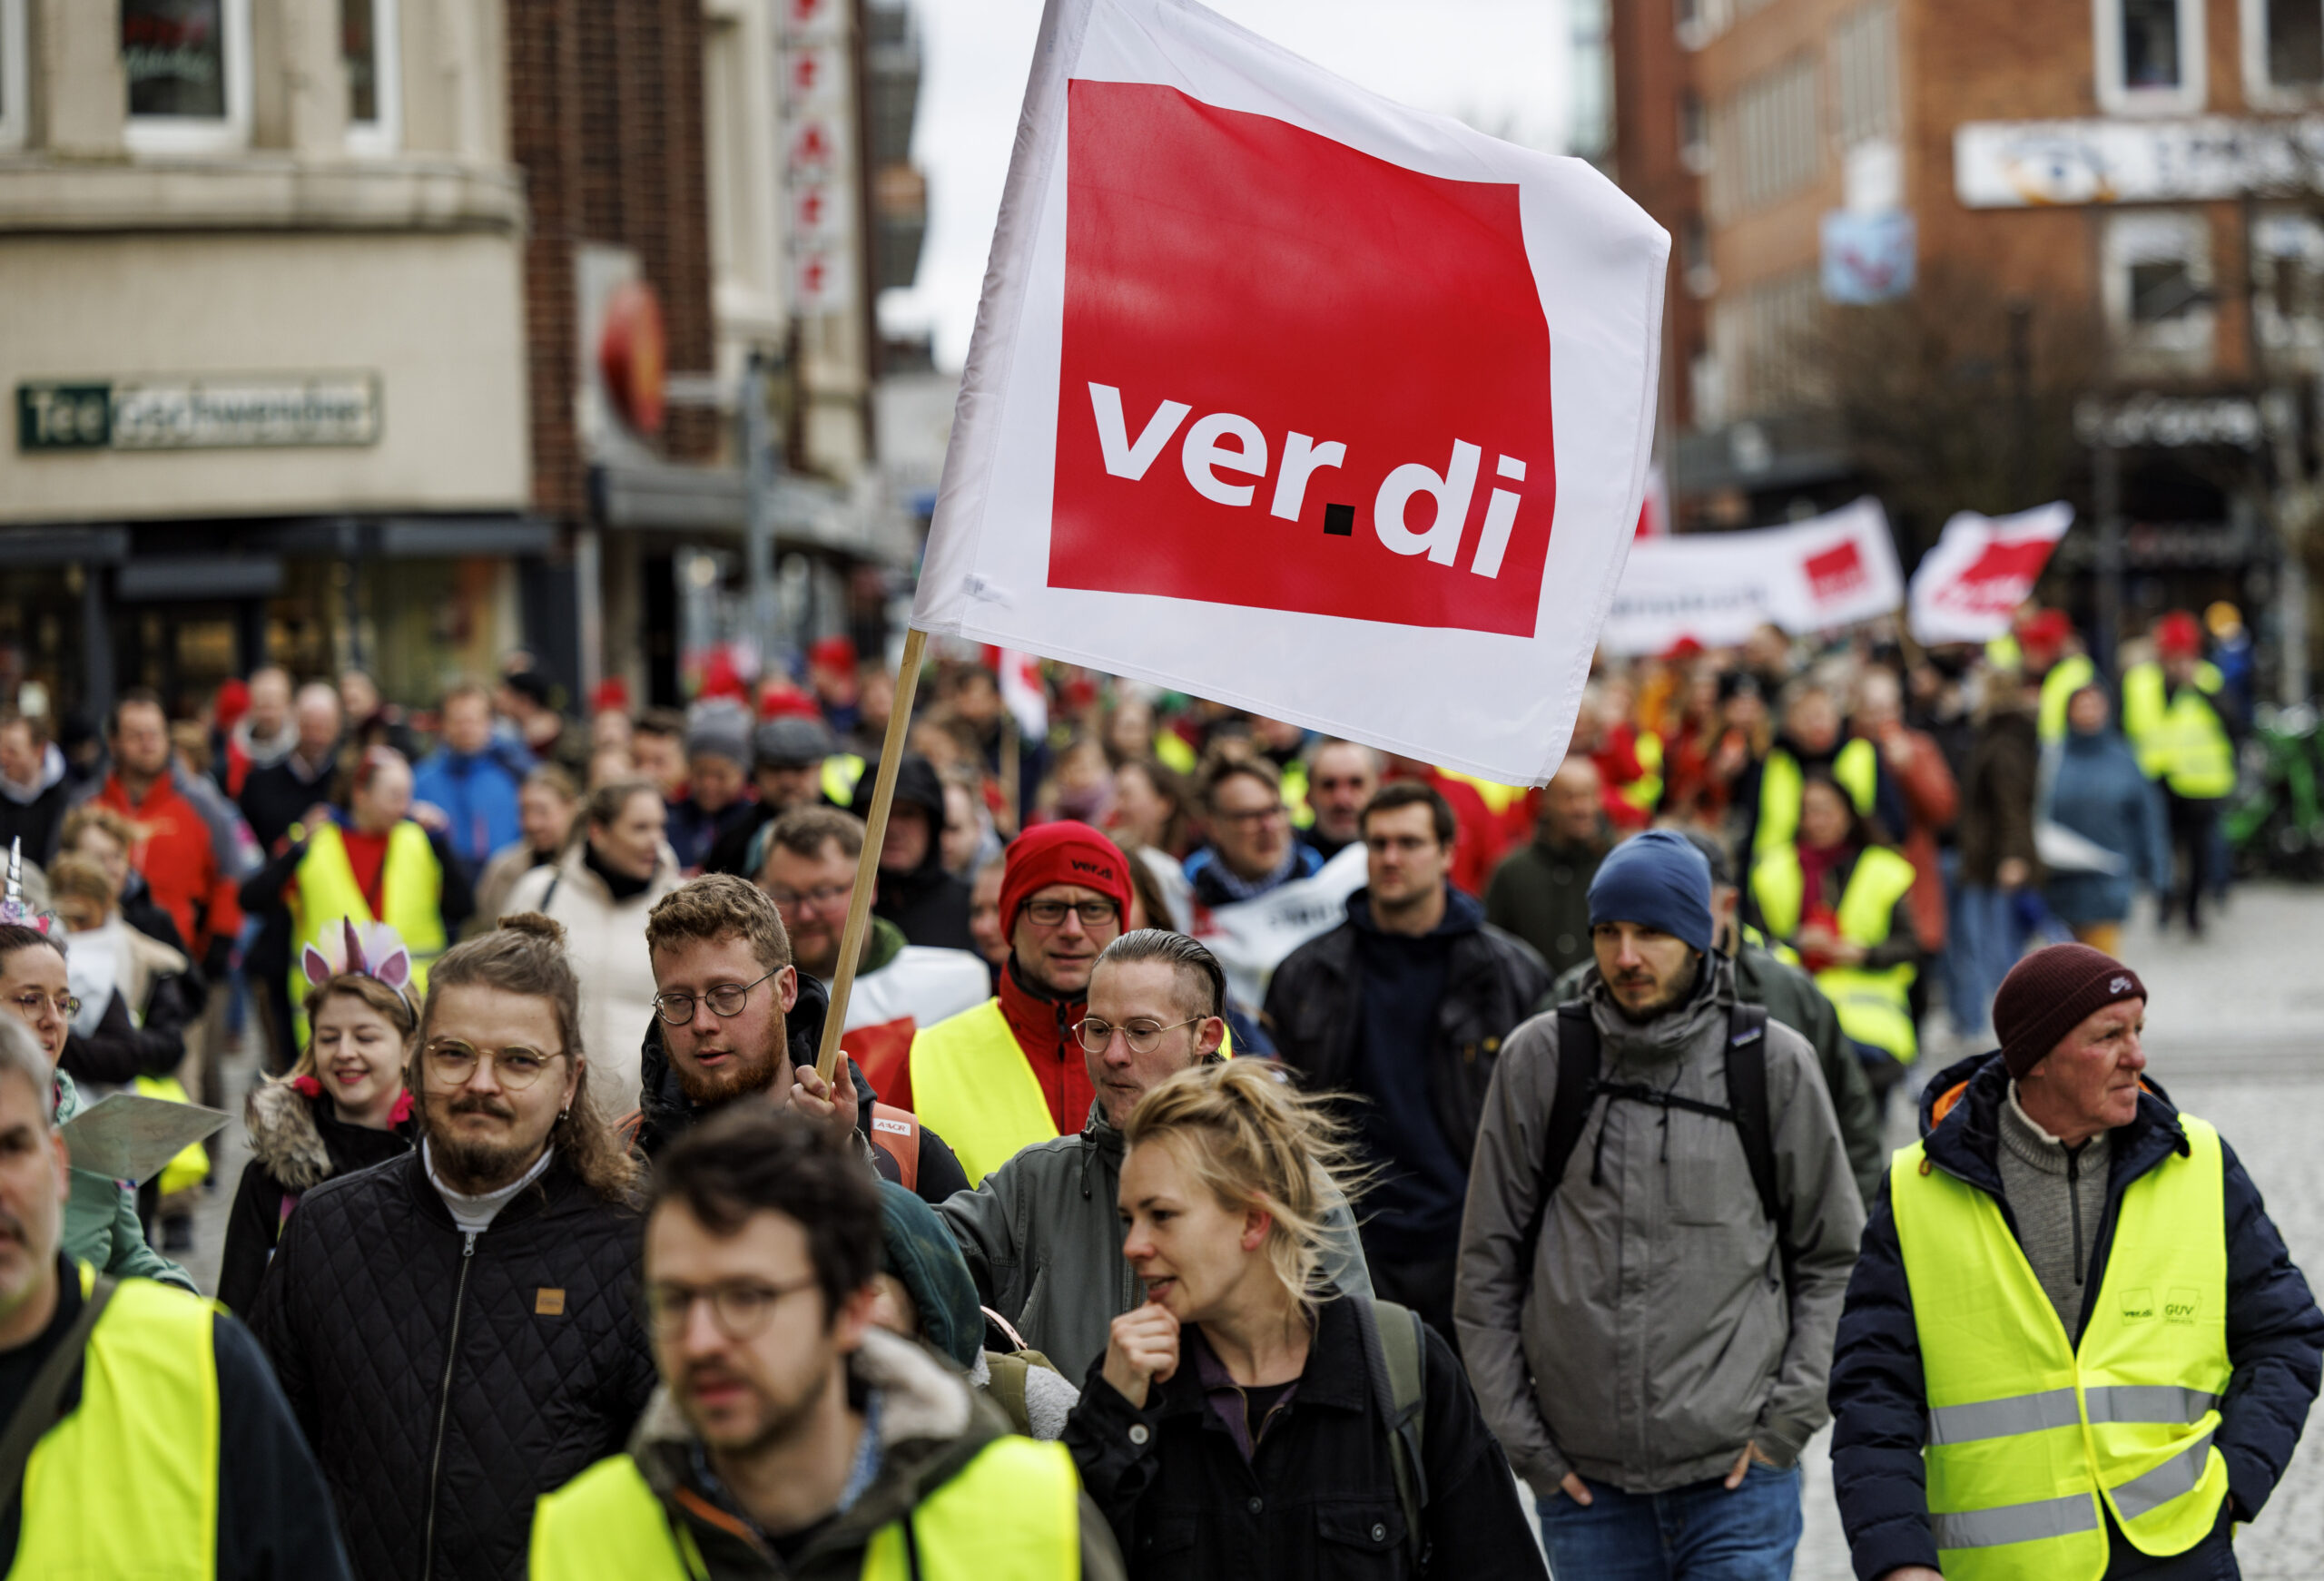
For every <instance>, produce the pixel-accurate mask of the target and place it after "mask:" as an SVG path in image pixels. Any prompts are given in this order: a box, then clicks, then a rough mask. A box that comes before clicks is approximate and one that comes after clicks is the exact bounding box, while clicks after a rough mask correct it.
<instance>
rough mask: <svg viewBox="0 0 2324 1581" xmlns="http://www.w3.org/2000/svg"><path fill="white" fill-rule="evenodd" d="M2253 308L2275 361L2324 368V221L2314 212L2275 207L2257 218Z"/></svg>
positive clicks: (2262, 346) (2263, 346)
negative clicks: (2313, 213) (2277, 209)
mask: <svg viewBox="0 0 2324 1581" xmlns="http://www.w3.org/2000/svg"><path fill="white" fill-rule="evenodd" d="M2251 310H2252V314H2253V316H2254V321H2255V324H2256V327H2257V329H2259V333H2260V349H2261V350H2262V351H2264V352H2265V353H2266V354H2267V356H2268V358H2269V359H2270V362H2272V363H2274V364H2275V365H2276V366H2278V367H2290V368H2301V369H2304V370H2307V371H2309V372H2314V371H2316V370H2318V369H2319V368H2324V223H2319V221H2318V220H2317V218H2316V217H2315V216H2314V215H2312V214H2303V213H2300V212H2299V211H2276V212H2269V213H2262V214H2261V215H2260V216H2259V218H2258V219H2257V221H2255V222H2254V223H2253V225H2252V227H2251Z"/></svg>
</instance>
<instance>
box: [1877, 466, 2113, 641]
mask: <svg viewBox="0 0 2324 1581" xmlns="http://www.w3.org/2000/svg"><path fill="white" fill-rule="evenodd" d="M2071 526H2073V506H2070V505H2068V504H2066V503H2065V501H2063V500H2054V501H2053V502H2052V503H2050V504H2048V505H2045V506H2035V507H2034V508H2033V509H2032V510H2030V511H2019V512H2018V513H2017V514H2016V515H2015V516H1978V515H1977V514H1975V513H1974V512H1973V511H1962V512H1960V513H1958V514H1957V515H1955V516H1954V518H1953V519H1952V520H1951V521H1949V522H1947V523H1945V532H1944V534H1943V535H1941V536H1939V537H1938V539H1937V540H1936V547H1935V548H1934V549H1931V550H1930V551H1929V552H1928V553H1927V554H1926V555H1923V556H1922V557H1921V563H1920V565H1918V566H1917V567H1916V568H1915V570H1914V572H1913V598H1912V612H1913V635H1914V637H1915V639H1916V640H1918V641H1920V642H1924V643H1983V642H1989V641H1991V640H1992V639H1993V638H1994V637H1997V636H2000V635H2001V634H2002V633H2004V632H2006V631H2007V630H2009V624H2010V618H2011V616H2013V615H2014V614H2016V613H2017V606H2018V605H2019V604H2024V602H2025V601H2026V599H2028V598H2029V597H2031V596H2033V584H2034V583H2036V582H2038V581H2040V580H2041V578H2042V568H2043V566H2045V565H2048V564H2049V563H2050V555H2051V552H2052V551H2053V550H2054V549H2056V548H2057V546H2058V540H2060V539H2061V538H2063V537H2064V536H2065V535H2066V530H2067V529H2068V528H2069V527H2071Z"/></svg>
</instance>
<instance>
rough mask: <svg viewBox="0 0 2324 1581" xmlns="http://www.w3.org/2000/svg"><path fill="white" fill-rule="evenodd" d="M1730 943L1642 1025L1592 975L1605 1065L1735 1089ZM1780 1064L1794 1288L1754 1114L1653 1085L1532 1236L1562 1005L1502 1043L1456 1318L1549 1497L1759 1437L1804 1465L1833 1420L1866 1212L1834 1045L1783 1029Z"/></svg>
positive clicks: (1667, 1467)
mask: <svg viewBox="0 0 2324 1581" xmlns="http://www.w3.org/2000/svg"><path fill="white" fill-rule="evenodd" d="M1707 958H1708V960H1709V963H1710V969H1709V971H1708V972H1707V973H1706V974H1705V976H1704V977H1703V979H1702V980H1701V981H1700V983H1699V985H1698V987H1697V989H1696V991H1695V993H1694V994H1693V996H1692V997H1689V999H1688V1000H1687V1001H1686V1002H1685V1003H1684V1004H1682V1005H1680V1006H1679V1007H1675V1008H1674V1009H1672V1010H1670V1011H1669V1012H1667V1013H1665V1014H1664V1015H1661V1016H1657V1017H1656V1018H1655V1019H1654V1020H1652V1021H1649V1022H1647V1023H1645V1024H1643V1025H1641V1024H1639V1023H1635V1022H1632V1021H1630V1020H1629V1019H1628V1018H1626V1017H1625V1016H1623V1015H1622V1013H1621V1012H1620V1010H1619V1009H1617V1008H1616V1007H1615V1006H1614V1003H1613V1001H1612V999H1611V998H1610V997H1609V995H1608V994H1607V991H1606V988H1605V986H1604V984H1603V983H1601V982H1599V981H1596V980H1594V979H1593V980H1592V981H1591V983H1590V988H1589V992H1588V994H1587V996H1586V1002H1587V1003H1588V1004H1589V1006H1590V1015H1591V1018H1592V1020H1593V1021H1594V1023H1595V1025H1596V1026H1597V1028H1598V1036H1599V1049H1600V1052H1599V1074H1600V1077H1601V1078H1602V1079H1603V1080H1605V1081H1608V1082H1613V1083H1635V1084H1639V1085H1644V1086H1647V1087H1650V1088H1653V1089H1655V1090H1657V1091H1662V1092H1669V1093H1670V1094H1672V1095H1676V1096H1679V1097H1684V1098H1691V1099H1693V1100H1695V1101H1697V1102H1699V1103H1704V1104H1711V1105H1722V1106H1723V1105H1725V1104H1726V1102H1727V1072H1726V1044H1727V1037H1728V1011H1729V1009H1730V1007H1732V1005H1733V1004H1734V1000H1735V992H1734V977H1733V970H1732V967H1730V966H1729V965H1728V962H1727V960H1726V959H1725V957H1719V956H1712V957H1707ZM1767 1060H1768V1108H1769V1111H1770V1114H1771V1115H1772V1117H1773V1120H1774V1128H1775V1135H1774V1142H1775V1154H1776V1183H1777V1192H1778V1193H1779V1196H1780V1199H1781V1200H1782V1202H1783V1203H1785V1204H1786V1207H1787V1217H1788V1219H1789V1224H1788V1227H1787V1237H1786V1239H1787V1242H1788V1243H1789V1245H1790V1247H1791V1249H1792V1251H1793V1252H1794V1255H1795V1262H1794V1271H1793V1278H1792V1281H1791V1283H1790V1286H1789V1289H1788V1291H1787V1289H1786V1284H1785V1280H1784V1274H1783V1262H1782V1256H1781V1252H1780V1250H1779V1248H1778V1245H1777V1238H1776V1234H1775V1228H1774V1226H1773V1225H1771V1224H1769V1223H1768V1220H1767V1216H1766V1214H1765V1213H1763V1212H1762V1211H1761V1209H1760V1206H1759V1198H1758V1193H1757V1192H1756V1191H1755V1190H1754V1189H1753V1187H1752V1184H1751V1173H1750V1167H1749V1165H1748V1164H1747V1163H1746V1162H1745V1159H1744V1154H1743V1147H1742V1144H1741V1142H1740V1140H1739V1138H1738V1133H1737V1131H1736V1129H1735V1127H1734V1125H1733V1124H1730V1123H1729V1122H1728V1121H1726V1120H1722V1119H1716V1118H1713V1117H1712V1116H1710V1115H1699V1114H1695V1113H1691V1112H1689V1111H1687V1110H1683V1109H1665V1108H1662V1107H1660V1106H1659V1105H1649V1104H1645V1103H1641V1102H1637V1101H1632V1100H1614V1099H1609V1098H1607V1097H1604V1096H1602V1095H1601V1096H1600V1097H1598V1098H1597V1099H1596V1100H1595V1102H1594V1103H1593V1105H1592V1107H1591V1113H1590V1121H1589V1124H1588V1125H1587V1126H1586V1127H1585V1128H1584V1129H1583V1131H1582V1134H1581V1141H1580V1142H1579V1144H1577V1145H1576V1146H1575V1148H1574V1150H1573V1154H1572V1156H1571V1158H1570V1159H1569V1160H1568V1161H1567V1163H1566V1168H1565V1173H1564V1174H1563V1176H1562V1177H1561V1180H1560V1182H1559V1183H1558V1185H1557V1189H1556V1192H1555V1193H1554V1194H1553V1195H1552V1196H1551V1199H1550V1203H1549V1208H1548V1212H1547V1213H1546V1215H1545V1217H1544V1219H1543V1221H1542V1228H1541V1239H1540V1242H1539V1243H1538V1244H1537V1245H1536V1246H1533V1247H1526V1246H1524V1245H1522V1244H1521V1242H1522V1241H1523V1240H1524V1237H1525V1231H1526V1227H1527V1225H1528V1224H1529V1223H1531V1220H1532V1215H1533V1208H1534V1204H1535V1203H1536V1201H1537V1200H1538V1196H1539V1193H1540V1189H1541V1182H1540V1179H1539V1175H1540V1170H1541V1148H1542V1143H1543V1131H1544V1128H1545V1126H1546V1124H1547V1122H1548V1119H1549V1113H1550V1103H1551V1095H1553V1094H1554V1093H1555V1092H1556V1090H1557V1064H1558V1021H1557V1017H1556V1016H1554V1015H1550V1016H1535V1017H1534V1018H1533V1019H1532V1020H1531V1021H1528V1022H1526V1023H1525V1024H1524V1025H1523V1026H1520V1027H1519V1028H1518V1029H1517V1030H1516V1031H1515V1032H1513V1033H1512V1034H1511V1035H1510V1038H1509V1041H1508V1042H1507V1043H1506V1044H1504V1045H1503V1046H1502V1051H1501V1063H1500V1065H1499V1067H1498V1068H1497V1069H1496V1070H1495V1071H1494V1072H1493V1077H1492V1090H1491V1091H1490V1092H1489V1093H1488V1094H1487V1095H1486V1098H1485V1111H1484V1120H1483V1124H1482V1128H1481V1129H1480V1131H1479V1133H1478V1135H1477V1152H1476V1157H1475V1159H1474V1160H1473V1162H1472V1165H1471V1168H1470V1172H1469V1198H1468V1203H1467V1209H1466V1213H1465V1214H1464V1217H1463V1219H1462V1228H1461V1270H1460V1279H1459V1286H1458V1289H1457V1291H1455V1294H1454V1299H1453V1317H1454V1321H1456V1322H1457V1323H1458V1324H1459V1327H1460V1331H1461V1349H1462V1355H1463V1356H1464V1358H1465V1359H1466V1360H1467V1363H1468V1369H1469V1376H1470V1379H1471V1380H1472V1381H1473V1383H1474V1384H1475V1386H1476V1394H1477V1403H1478V1404H1479V1405H1480V1406H1481V1407H1482V1409H1483V1410H1484V1413H1485V1420H1486V1421H1487V1423H1488V1424H1490V1425H1491V1427H1492V1430H1493V1432H1494V1434H1495V1435H1496V1436H1498V1437H1499V1438H1500V1439H1501V1441H1502V1446H1503V1448H1506V1449H1507V1450H1508V1451H1509V1458H1510V1462H1511V1464H1512V1466H1514V1467H1515V1468H1516V1469H1517V1472H1518V1474H1519V1475H1520V1476H1521V1477H1523V1478H1525V1479H1526V1481H1527V1482H1529V1483H1530V1484H1531V1485H1532V1487H1533V1488H1534V1490H1535V1491H1536V1492H1538V1493H1541V1494H1543V1495H1547V1494H1549V1493H1551V1492H1553V1491H1554V1490H1555V1489H1556V1488H1557V1486H1558V1484H1559V1482H1560V1481H1561V1479H1562V1478H1564V1476H1565V1474H1566V1473H1567V1472H1569V1471H1579V1472H1580V1473H1581V1475H1582V1477H1583V1478H1587V1479H1590V1480H1593V1481H1601V1482H1608V1483H1611V1484H1612V1485H1614V1486H1615V1487H1617V1488H1621V1489H1623V1490H1624V1491H1626V1492H1630V1493H1655V1492H1661V1491H1664V1490H1666V1489H1669V1488H1679V1487H1683V1486H1685V1485H1686V1484H1688V1483H1690V1482H1700V1481H1703V1480H1706V1479H1708V1478H1712V1477H1718V1476H1724V1475H1725V1474H1726V1473H1727V1472H1728V1470H1729V1469H1731V1468H1733V1466H1734V1463H1735V1459H1736V1457H1737V1455H1738V1453H1740V1452H1741V1450H1742V1448H1743V1447H1744V1445H1745V1444H1746V1443H1747V1442H1748V1443H1754V1444H1757V1445H1758V1448H1760V1450H1761V1451H1762V1452H1763V1453H1765V1454H1766V1455H1767V1456H1768V1458H1771V1459H1772V1460H1774V1461H1775V1463H1776V1464H1777V1465H1778V1466H1789V1465H1790V1464H1792V1462H1793V1461H1794V1460H1795V1459H1796V1458H1797V1456H1798V1454H1799V1451H1800V1448H1801V1447H1802V1446H1803V1445H1805V1444H1806V1443H1807V1439H1808V1438H1809V1436H1810V1435H1812V1434H1813V1433H1814V1432H1815V1431H1816V1429H1817V1428H1818V1427H1820V1426H1822V1425H1823V1423H1824V1421H1825V1419H1826V1418H1827V1416H1828V1415H1829V1414H1830V1412H1829V1410H1828V1409H1827V1406H1826V1404H1825V1399H1824V1386H1825V1380H1826V1375H1827V1373H1828V1372H1829V1370H1830V1369H1831V1362H1832V1337H1833V1332H1834V1330H1835V1329H1836V1327H1837V1324H1838V1321H1839V1315H1840V1303H1841V1300H1842V1298H1843V1297H1844V1295H1845V1294H1846V1290H1847V1280H1848V1272H1849V1270H1850V1269H1851V1268H1852V1267H1853V1266H1854V1264H1855V1262H1856V1238H1857V1236H1858V1235H1859V1234H1861V1233H1862V1232H1863V1229H1864V1208H1863V1205H1862V1204H1861V1203H1860V1202H1859V1201H1858V1200H1857V1197H1856V1181H1855V1179H1854V1177H1853V1176H1852V1175H1851V1173H1849V1169H1848V1158H1847V1152H1846V1147H1845V1146H1844V1145H1843V1144H1842V1143H1841V1141H1840V1132H1839V1126H1838V1124H1837V1122H1836V1121H1835V1120H1834V1119H1833V1116H1832V1104H1831V1099H1830V1097H1829V1096H1828V1095H1827V1093H1826V1091H1825V1088H1824V1082H1823V1078H1822V1077H1821V1075H1818V1073H1817V1068H1816V1056H1815V1052H1814V1050H1813V1049H1811V1048H1810V1047H1809V1046H1808V1044H1807V1039H1805V1038H1803V1037H1801V1036H1799V1035H1798V1034H1797V1032H1794V1031H1793V1030H1791V1029H1790V1028H1789V1027H1787V1026H1783V1025H1782V1024H1780V1023H1778V1022H1772V1021H1771V1022H1769V1023H1768V1031H1767Z"/></svg>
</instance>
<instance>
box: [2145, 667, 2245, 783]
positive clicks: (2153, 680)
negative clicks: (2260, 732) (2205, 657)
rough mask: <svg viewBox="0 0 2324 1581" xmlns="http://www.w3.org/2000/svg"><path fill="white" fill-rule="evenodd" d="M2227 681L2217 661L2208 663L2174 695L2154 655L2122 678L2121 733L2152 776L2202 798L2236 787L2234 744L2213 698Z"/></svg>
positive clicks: (2150, 777)
mask: <svg viewBox="0 0 2324 1581" xmlns="http://www.w3.org/2000/svg"><path fill="white" fill-rule="evenodd" d="M2225 684H2226V682H2225V681H2224V679H2223V678H2222V677H2221V674H2220V673H2219V671H2218V669H2217V668H2216V667H2215V666H2213V665H2211V664H2204V665H2201V666H2199V667H2198V668H2197V669H2196V671H2195V679H2194V681H2193V682H2192V683H2191V684H2190V685H2186V686H2181V688H2180V689H2179V694H2178V695H2177V696H2176V697H2173V696H2171V688H2170V684H2169V681H2168V678H2167V677H2165V676H2164V674H2163V673H2162V665H2161V664H2158V663H2154V662H2153V661H2152V660H2149V661H2148V662H2147V663H2143V664H2135V665H2132V667H2131V670H2130V672H2129V673H2127V674H2125V675H2124V676H2123V677H2122V733H2123V734H2124V735H2126V736H2128V737H2129V738H2130V741H2131V746H2132V750H2133V751H2136V752H2137V753H2138V760H2139V767H2140V768H2142V769H2144V770H2145V771H2146V774H2147V778H2148V779H2150V780H2160V781H2162V782H2163V783H2164V784H2166V785H2168V786H2169V787H2170V788H2171V791H2172V792H2173V793H2174V794H2176V795H2180V796H2185V797H2188V798H2190V799H2192V800H2214V799H2216V798H2218V797H2221V796H2225V795H2228V794H2229V793H2230V792H2231V791H2232V790H2234V789H2235V746H2234V743H2233V742H2232V741H2230V740H2229V739H2228V734H2227V727H2226V726H2225V725H2224V724H2221V722H2220V717H2219V711H2218V710H2217V709H2216V708H2214V707H2212V706H2211V698H2213V697H2215V696H2217V695H2218V694H2219V692H2220V689H2221V687H2222V686H2223V685H2225Z"/></svg>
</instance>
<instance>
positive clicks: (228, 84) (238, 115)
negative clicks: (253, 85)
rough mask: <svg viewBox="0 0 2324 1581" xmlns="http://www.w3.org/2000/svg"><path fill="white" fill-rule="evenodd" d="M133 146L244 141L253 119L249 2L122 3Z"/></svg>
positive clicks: (191, 145) (207, 146) (194, 145)
mask: <svg viewBox="0 0 2324 1581" xmlns="http://www.w3.org/2000/svg"><path fill="white" fill-rule="evenodd" d="M120 5H121V64H122V70H123V75H124V76H125V77H126V78H127V79H128V84H129V125H130V142H131V146H132V147H135V148H142V149H146V150H159V151H172V150H188V151H191V150H198V149H215V148H218V147H220V146H222V145H229V144H234V143H239V142H241V140H242V137H243V134H244V131H245V129H246V128H247V127H248V125H249V123H250V83H249V75H250V57H249V51H250V26H249V24H250V5H249V0H120Z"/></svg>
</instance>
